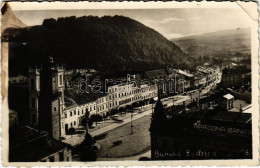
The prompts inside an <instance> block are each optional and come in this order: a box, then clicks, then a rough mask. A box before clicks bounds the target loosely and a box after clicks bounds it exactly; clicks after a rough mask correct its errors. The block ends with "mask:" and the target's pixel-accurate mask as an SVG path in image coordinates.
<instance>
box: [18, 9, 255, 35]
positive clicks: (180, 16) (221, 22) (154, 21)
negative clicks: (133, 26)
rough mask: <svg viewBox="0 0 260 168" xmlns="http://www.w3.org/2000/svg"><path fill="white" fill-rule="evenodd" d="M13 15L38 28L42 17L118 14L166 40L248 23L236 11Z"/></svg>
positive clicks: (24, 12) (88, 11) (34, 12)
mask: <svg viewBox="0 0 260 168" xmlns="http://www.w3.org/2000/svg"><path fill="white" fill-rule="evenodd" d="M14 14H15V15H16V16H17V17H18V18H19V19H20V20H21V21H22V22H23V23H25V24H26V25H28V26H33V25H40V24H42V22H43V20H44V19H46V18H55V19H57V18H58V17H67V16H76V17H80V16H88V15H93V16H99V17H101V16H104V15H110V16H114V15H122V16H126V17H130V18H132V19H135V20H137V21H139V22H141V23H142V24H144V25H146V26H148V27H150V28H152V29H154V30H156V31H158V32H159V33H161V34H162V35H163V36H165V37H166V38H168V39H173V38H179V37H184V36H189V35H196V34H203V33H209V32H216V31H221V30H228V29H237V28H248V27H250V24H251V21H250V17H249V16H248V15H247V14H246V13H245V12H244V11H243V10H242V9H239V8H210V9H209V8H189V9H187V8H175V9H77V10H14Z"/></svg>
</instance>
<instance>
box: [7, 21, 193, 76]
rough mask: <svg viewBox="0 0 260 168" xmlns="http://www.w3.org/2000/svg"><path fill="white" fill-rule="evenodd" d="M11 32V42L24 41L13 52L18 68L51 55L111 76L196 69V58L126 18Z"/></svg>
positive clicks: (13, 64) (72, 65) (55, 23)
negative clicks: (184, 68) (181, 67)
mask: <svg viewBox="0 0 260 168" xmlns="http://www.w3.org/2000/svg"><path fill="white" fill-rule="evenodd" d="M9 31H11V33H10V32H9V33H6V34H8V35H9V36H8V40H9V41H13V42H19V43H23V45H19V46H15V47H14V49H13V50H12V52H13V53H12V59H11V60H10V64H11V68H12V67H16V70H18V69H21V68H25V67H21V62H22V63H23V65H27V67H28V64H34V63H40V60H42V59H43V57H46V56H52V57H54V60H55V61H58V62H61V63H63V64H65V65H66V66H67V67H69V68H95V69H98V70H101V71H105V72H108V71H109V72H110V71H112V72H114V71H128V70H129V71H131V70H138V71H140V70H141V71H143V70H150V69H156V68H162V67H165V66H174V67H177V66H183V64H184V65H185V66H192V65H191V63H190V62H192V60H191V58H190V57H189V56H188V55H187V54H185V53H184V52H182V50H181V49H180V48H179V47H178V46H176V45H175V44H174V43H172V42H171V41H169V40H167V39H166V38H165V37H163V36H162V35H161V34H159V33H158V32H156V31H155V30H153V29H151V28H149V27H146V26H145V25H143V24H141V23H140V22H137V21H135V20H133V19H130V18H127V17H124V16H113V17H111V16H104V17H101V18H99V17H95V16H83V17H78V18H77V17H75V16H71V17H66V18H58V19H53V18H51V19H46V20H44V21H43V24H42V25H41V26H33V27H27V28H24V29H12V30H9ZM7 32H8V31H7ZM17 62H19V64H18V63H17ZM10 71H12V69H10Z"/></svg>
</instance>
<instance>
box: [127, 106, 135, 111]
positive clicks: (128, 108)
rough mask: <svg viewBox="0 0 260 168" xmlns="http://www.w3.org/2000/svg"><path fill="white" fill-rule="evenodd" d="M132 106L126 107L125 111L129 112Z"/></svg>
mask: <svg viewBox="0 0 260 168" xmlns="http://www.w3.org/2000/svg"><path fill="white" fill-rule="evenodd" d="M132 108H133V107H132V106H131V105H127V106H126V107H125V109H126V110H127V111H130V110H132Z"/></svg>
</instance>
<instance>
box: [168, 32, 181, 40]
mask: <svg viewBox="0 0 260 168" xmlns="http://www.w3.org/2000/svg"><path fill="white" fill-rule="evenodd" d="M165 37H166V38H167V39H169V40H170V39H175V38H180V37H183V34H179V33H167V34H166V33H165Z"/></svg>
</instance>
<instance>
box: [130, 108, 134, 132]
mask: <svg viewBox="0 0 260 168" xmlns="http://www.w3.org/2000/svg"><path fill="white" fill-rule="evenodd" d="M133 127H134V126H133V108H132V109H131V134H133V133H134V130H133Z"/></svg>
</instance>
